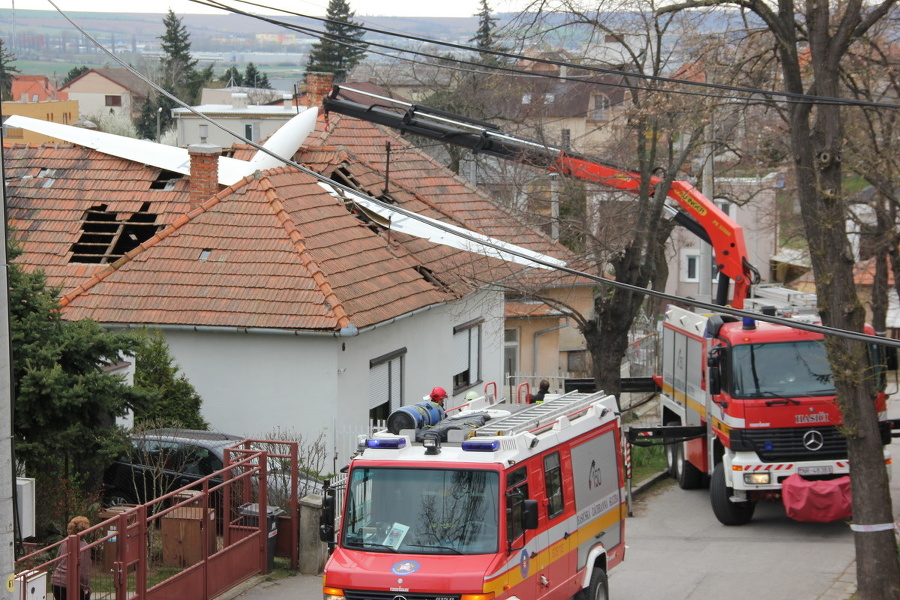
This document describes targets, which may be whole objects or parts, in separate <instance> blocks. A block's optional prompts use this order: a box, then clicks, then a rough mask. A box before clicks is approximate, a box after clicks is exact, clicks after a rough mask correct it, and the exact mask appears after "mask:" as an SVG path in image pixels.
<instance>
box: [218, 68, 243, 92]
mask: <svg viewBox="0 0 900 600" xmlns="http://www.w3.org/2000/svg"><path fill="white" fill-rule="evenodd" d="M219 81H221V82H222V83H224V84H225V85H226V86H237V87H241V86H242V85H244V74H243V73H241V72H240V70H239V69H238V68H237V67H235V66H233V65H232V66H230V67H228V70H227V71H225V72H224V73H222V76H221V77H219Z"/></svg>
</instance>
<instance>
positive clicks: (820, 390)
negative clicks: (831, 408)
mask: <svg viewBox="0 0 900 600" xmlns="http://www.w3.org/2000/svg"><path fill="white" fill-rule="evenodd" d="M731 359H732V360H731V392H732V395H733V396H734V397H735V398H776V399H777V398H793V397H797V396H832V395H834V393H835V391H834V383H833V382H832V377H831V367H830V365H829V364H828V359H827V357H826V356H825V344H824V343H823V342H822V341H808V342H782V343H767V344H742V345H736V346H734V347H733V348H732V350H731Z"/></svg>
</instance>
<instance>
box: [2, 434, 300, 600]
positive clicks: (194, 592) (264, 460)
mask: <svg viewBox="0 0 900 600" xmlns="http://www.w3.org/2000/svg"><path fill="white" fill-rule="evenodd" d="M261 445H262V446H264V447H265V448H267V449H270V450H272V451H273V452H271V453H270V452H267V451H266V450H260V449H259V447H260V446H261ZM278 450H280V452H279V451H278ZM297 458H298V455H297V444H296V443H294V442H270V441H250V440H246V441H244V442H241V443H240V444H237V445H236V446H234V447H232V448H229V449H228V451H226V453H225V460H224V464H225V467H224V468H223V469H222V470H221V471H218V472H216V473H213V474H212V475H209V476H207V477H205V478H203V479H201V480H199V481H197V482H194V483H192V484H191V485H189V486H187V487H185V488H181V489H179V490H175V491H173V492H170V493H168V494H165V495H163V496H160V497H159V498H157V499H156V500H153V501H152V502H149V503H147V504H143V505H139V506H122V507H115V508H114V509H111V510H112V511H114V512H116V513H117V514H116V515H115V516H113V517H112V518H109V519H107V520H105V521H103V522H102V523H99V524H97V525H95V526H93V527H91V528H90V529H87V530H86V531H83V532H81V533H79V534H77V535H72V536H69V537H67V538H65V539H63V540H62V541H60V542H57V543H56V544H53V545H51V546H48V547H46V548H43V549H41V550H39V551H37V552H34V553H32V554H29V555H28V556H24V557H22V558H21V559H19V560H17V561H16V574H17V575H16V578H17V582H16V586H17V589H18V595H17V596H16V600H20V599H21V600H24V599H26V598H31V597H35V596H34V594H33V592H34V590H35V589H36V588H40V586H45V587H44V588H43V589H46V590H47V597H51V594H50V578H51V574H52V572H53V570H54V569H56V568H57V566H58V565H59V563H60V562H61V561H64V560H65V562H66V565H67V572H66V575H67V577H66V580H67V581H66V588H67V589H69V590H76V589H78V588H79V572H80V569H81V567H82V565H86V566H87V567H88V569H89V571H90V585H91V592H92V595H91V597H92V598H93V599H95V600H97V599H115V600H132V599H136V600H169V599H171V600H183V599H185V598H191V599H192V600H207V599H209V598H215V597H216V596H218V595H219V594H221V593H222V592H224V591H226V590H228V589H229V588H231V587H234V586H235V585H237V584H238V583H240V582H242V581H244V580H246V579H249V578H250V577H252V576H254V575H256V574H258V573H265V572H267V571H268V570H269V567H270V565H271V561H272V558H271V554H272V553H273V548H272V542H273V538H272V536H274V535H275V531H274V528H273V527H272V518H270V509H269V499H268V496H269V493H270V490H269V487H270V486H269V477H268V471H269V467H270V464H272V463H273V461H275V463H274V464H280V465H290V469H288V471H289V473H282V474H281V475H280V476H283V477H285V478H287V477H289V483H288V484H286V485H287V486H289V487H287V490H288V497H287V498H286V501H287V504H288V508H287V515H286V519H285V520H286V521H288V525H287V526H286V527H285V529H286V530H287V531H288V532H289V533H288V535H289V536H290V538H289V542H288V543H289V544H290V546H291V548H292V549H293V550H292V552H291V565H292V567H293V568H295V569H296V568H297V563H298V556H297V554H298V543H297V535H298V533H297V532H298V531H299V511H298V504H297V480H298V473H297ZM273 512H274V511H273ZM79 548H80V551H79ZM69 597H70V598H77V597H78V596H77V595H75V594H71V595H69Z"/></svg>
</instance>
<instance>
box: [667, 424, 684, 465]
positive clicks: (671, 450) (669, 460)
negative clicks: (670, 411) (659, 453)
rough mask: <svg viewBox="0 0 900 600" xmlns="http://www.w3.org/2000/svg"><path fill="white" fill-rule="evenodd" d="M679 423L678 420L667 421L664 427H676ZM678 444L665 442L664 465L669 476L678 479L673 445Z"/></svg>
mask: <svg viewBox="0 0 900 600" xmlns="http://www.w3.org/2000/svg"><path fill="white" fill-rule="evenodd" d="M678 425H681V423H679V422H678V421H669V422H668V423H666V427H677V426H678ZM677 445H678V444H666V446H665V447H666V467H668V472H669V477H671V478H672V479H678V471H677V469H676V468H675V446H677Z"/></svg>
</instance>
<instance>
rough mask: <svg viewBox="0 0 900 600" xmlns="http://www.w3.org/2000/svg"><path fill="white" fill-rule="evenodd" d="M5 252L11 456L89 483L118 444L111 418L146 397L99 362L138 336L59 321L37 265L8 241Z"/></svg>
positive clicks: (127, 349) (127, 348)
mask: <svg viewBox="0 0 900 600" xmlns="http://www.w3.org/2000/svg"><path fill="white" fill-rule="evenodd" d="M8 252H9V257H10V264H9V265H8V274H9V318H10V339H11V346H12V356H13V361H12V365H13V391H14V398H15V400H14V415H15V416H14V420H13V426H14V432H15V444H16V458H17V459H18V460H19V461H21V462H22V463H23V464H24V465H25V469H26V472H27V473H28V474H29V475H32V476H33V475H34V474H37V473H43V474H54V475H56V476H57V477H60V478H67V479H70V478H72V477H76V479H78V480H80V481H83V482H84V483H85V484H86V485H89V486H92V485H94V484H96V483H97V480H96V478H97V476H98V475H99V473H100V472H101V470H102V468H103V467H104V466H105V465H106V464H108V463H109V461H110V460H112V459H113V458H114V457H115V456H116V455H117V454H118V453H119V452H120V451H121V449H122V445H123V440H124V434H123V432H122V431H121V429H120V428H119V427H117V426H116V425H115V422H114V418H115V417H119V416H123V415H124V414H125V413H126V411H127V410H128V409H137V410H139V409H140V408H141V407H142V406H143V404H144V403H145V401H146V399H147V397H146V395H145V394H144V393H143V392H142V391H141V390H139V389H137V388H134V387H132V386H129V385H127V384H126V383H125V382H124V381H123V380H122V379H121V378H120V377H117V376H113V375H110V374H108V373H107V372H105V371H104V366H106V365H111V364H116V363H118V362H120V361H121V360H122V357H123V356H132V355H134V354H135V352H136V351H137V350H138V349H139V348H140V346H141V343H142V342H141V339H140V337H139V336H137V335H134V334H117V333H111V332H109V331H106V330H104V329H103V328H102V327H100V325H98V324H97V323H95V322H93V321H90V320H83V321H76V322H72V321H64V320H63V319H62V318H61V317H60V313H59V309H60V306H59V302H58V299H59V290H57V289H52V288H48V287H47V285H46V281H45V279H44V275H43V273H42V272H40V271H35V272H26V271H25V270H23V269H22V268H21V267H19V266H18V265H17V264H15V263H14V262H12V260H13V259H14V258H15V257H16V256H18V255H19V254H21V251H19V250H18V248H17V247H16V246H15V245H14V244H12V243H10V244H9V247H8ZM92 478H93V480H92ZM86 489H88V488H86ZM91 489H95V488H93V487H91Z"/></svg>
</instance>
